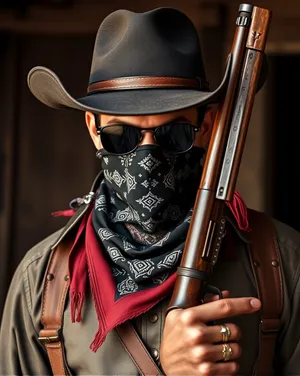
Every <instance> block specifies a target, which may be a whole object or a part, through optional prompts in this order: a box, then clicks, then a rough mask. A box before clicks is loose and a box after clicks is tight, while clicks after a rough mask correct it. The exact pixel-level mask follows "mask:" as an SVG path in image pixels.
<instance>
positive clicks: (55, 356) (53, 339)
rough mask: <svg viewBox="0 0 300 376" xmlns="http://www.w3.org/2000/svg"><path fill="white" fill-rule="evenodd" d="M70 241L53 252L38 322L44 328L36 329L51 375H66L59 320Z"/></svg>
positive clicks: (61, 315) (61, 313)
mask: <svg viewBox="0 0 300 376" xmlns="http://www.w3.org/2000/svg"><path fill="white" fill-rule="evenodd" d="M71 245H72V243H71V241H67V240H64V241H63V242H61V243H60V244H59V245H58V246H57V248H56V249H55V250H54V251H53V252H52V255H51V258H50V261H49V264H48V269H47V274H46V279H45V283H44V290H43V300H42V317H41V322H42V324H43V326H44V329H42V330H41V331H40V333H39V340H40V341H41V342H42V343H43V344H44V345H45V347H46V350H47V353H48V356H49V360H50V363H51V367H52V372H53V375H69V372H68V367H67V365H66V360H65V352H64V345H63V340H62V324H63V314H64V308H65V300H66V295H67V291H68V287H69V278H68V256H69V251H70V249H71Z"/></svg>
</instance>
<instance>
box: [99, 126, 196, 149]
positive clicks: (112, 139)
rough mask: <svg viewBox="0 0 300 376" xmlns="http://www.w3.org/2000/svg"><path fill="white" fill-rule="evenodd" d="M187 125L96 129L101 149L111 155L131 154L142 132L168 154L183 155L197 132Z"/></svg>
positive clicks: (104, 127)
mask: <svg viewBox="0 0 300 376" xmlns="http://www.w3.org/2000/svg"><path fill="white" fill-rule="evenodd" d="M199 129H200V128H199V127H196V126H194V125H192V124H189V123H170V124H164V125H161V126H159V127H155V128H138V127H134V126H132V125H128V124H112V125H106V126H103V127H97V133H98V134H99V135H100V137H101V142H102V146H103V148H104V149H105V150H106V151H107V152H109V153H113V154H129V153H132V152H133V151H134V150H135V149H136V148H137V147H138V145H139V143H140V142H141V140H142V138H143V133H144V131H151V132H152V133H153V135H154V138H155V141H156V143H157V144H158V145H159V146H160V147H161V148H162V149H163V150H165V151H166V152H168V153H170V154H180V153H185V152H187V151H188V150H190V149H191V147H192V146H193V143H194V140H195V133H196V132H198V131H199Z"/></svg>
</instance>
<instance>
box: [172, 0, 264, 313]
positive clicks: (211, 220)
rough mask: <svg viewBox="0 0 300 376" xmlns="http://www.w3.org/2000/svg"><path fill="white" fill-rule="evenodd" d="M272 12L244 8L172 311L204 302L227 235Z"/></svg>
mask: <svg viewBox="0 0 300 376" xmlns="http://www.w3.org/2000/svg"><path fill="white" fill-rule="evenodd" d="M270 21H271V11H269V10H267V9H263V8H259V7H256V6H252V5H250V4H241V5H240V7H239V12H238V16H237V20H236V29H235V34H234V39H233V43H232V49H231V53H230V54H229V59H230V62H229V63H230V67H229V69H230V74H229V79H228V84H227V86H226V90H225V95H224V97H223V98H224V99H222V101H221V102H220V104H219V106H218V111H217V114H216V118H215V121H214V125H213V131H212V136H211V139H210V143H209V147H208V151H207V156H206V159H205V164H204V168H203V173H202V177H201V181H200V185H199V189H198V193H197V197H196V201H195V205H194V210H193V215H192V218H191V224H190V227H189V232H188V235H187V240H186V243H185V248H184V251H183V255H182V259H181V264H180V267H179V268H178V272H177V277H176V282H175V287H174V290H173V295H172V298H171V301H170V303H169V307H168V311H167V312H169V311H170V310H171V309H174V308H189V307H192V306H195V305H199V304H202V303H203V300H204V296H205V295H206V294H207V293H214V294H218V295H219V297H220V298H222V293H221V291H220V290H219V289H218V288H216V287H214V286H210V285H209V284H208V281H209V278H210V275H211V273H212V271H213V267H214V265H215V264H216V262H217V259H218V254H219V250H220V247H221V243H222V238H223V236H224V230H225V219H224V216H223V209H224V206H225V202H226V201H231V200H232V198H233V193H234V189H235V185H236V180H237V176H238V171H239V167H240V162H241V158H242V152H243V148H244V144H245V139H246V135H247V129H248V124H249V121H250V116H251V111H252V107H253V102H254V97H255V95H256V92H257V90H258V89H259V78H260V74H261V71H262V62H263V58H264V49H265V45H266V40H267V34H268V30H269V25H270Z"/></svg>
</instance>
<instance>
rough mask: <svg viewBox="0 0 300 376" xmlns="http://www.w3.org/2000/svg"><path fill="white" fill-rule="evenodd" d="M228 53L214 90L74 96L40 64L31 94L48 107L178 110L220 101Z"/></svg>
mask: <svg viewBox="0 0 300 376" xmlns="http://www.w3.org/2000/svg"><path fill="white" fill-rule="evenodd" d="M230 65H231V56H230V55H229V57H228V60H227V65H226V69H225V74H224V77H223V79H222V82H221V84H220V85H219V87H218V88H217V89H216V90H214V91H211V92H205V91H199V90H189V89H173V88H172V89H160V88H159V89H130V90H116V91H106V92H101V93H96V94H91V95H88V96H86V97H82V98H79V99H75V98H73V97H72V96H71V95H70V94H69V93H68V92H67V90H66V89H65V88H64V86H63V84H62V83H61V81H60V79H59V78H58V76H57V75H56V74H55V73H54V72H52V71H51V70H50V69H48V68H45V67H41V66H37V67H34V68H32V69H31V71H30V72H29V73H28V86H29V89H30V90H31V92H32V94H33V95H34V96H35V97H36V98H37V99H38V100H39V101H41V102H42V103H44V104H46V105H47V106H49V107H52V108H56V109H61V108H66V109H74V110H80V111H90V112H93V113H103V114H112V115H151V114H161V113H166V112H172V111H178V110H182V109H186V108H189V107H194V106H201V105H205V104H212V103H216V102H218V101H220V99H221V98H222V94H223V93H224V89H225V87H226V86H227V82H228V78H229V74H230Z"/></svg>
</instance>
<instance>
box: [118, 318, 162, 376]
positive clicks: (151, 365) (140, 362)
mask: <svg viewBox="0 0 300 376" xmlns="http://www.w3.org/2000/svg"><path fill="white" fill-rule="evenodd" d="M116 332H117V334H118V336H119V338H120V340H121V342H122V344H123V346H124V347H125V349H126V351H127V352H128V354H129V356H130V358H131V359H132V361H133V362H134V364H135V365H136V367H137V368H138V369H139V371H140V374H141V375H142V376H147V375H148V376H149V375H151V376H159V375H163V372H162V371H161V370H160V369H159V367H158V366H157V365H156V363H155V361H154V360H153V358H152V356H151V355H150V353H149V352H148V350H147V349H146V347H145V345H144V344H143V342H142V340H141V338H140V336H139V335H138V333H137V332H136V330H135V329H134V327H133V326H132V324H131V323H130V322H129V321H127V322H124V323H123V324H122V325H119V326H118V327H117V328H116Z"/></svg>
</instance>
